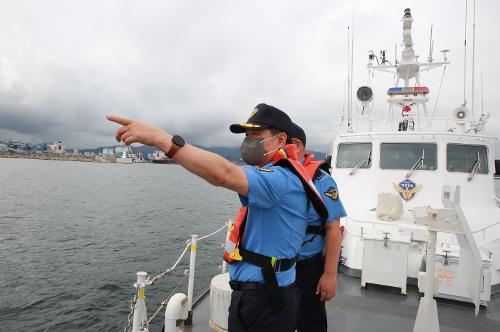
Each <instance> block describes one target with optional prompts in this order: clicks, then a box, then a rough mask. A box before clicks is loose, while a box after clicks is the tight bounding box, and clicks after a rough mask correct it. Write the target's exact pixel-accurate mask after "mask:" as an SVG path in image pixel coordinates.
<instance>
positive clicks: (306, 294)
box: [296, 254, 328, 332]
mask: <svg viewBox="0 0 500 332" xmlns="http://www.w3.org/2000/svg"><path fill="white" fill-rule="evenodd" d="M324 264H325V262H324V258H323V255H322V254H320V255H317V256H315V257H314V258H311V259H308V260H306V261H304V262H300V261H299V262H298V263H297V278H296V282H297V286H298V288H299V292H300V303H299V310H298V313H297V331H298V332H326V330H327V328H328V327H327V319H326V309H325V302H322V301H320V300H319V299H320V296H319V295H316V287H317V286H318V281H319V278H321V275H322V274H323V270H324Z"/></svg>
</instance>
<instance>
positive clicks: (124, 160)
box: [115, 145, 133, 164]
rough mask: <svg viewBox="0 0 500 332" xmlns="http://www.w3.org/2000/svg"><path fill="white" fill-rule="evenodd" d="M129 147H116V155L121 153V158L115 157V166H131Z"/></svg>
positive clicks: (131, 158) (131, 159)
mask: <svg viewBox="0 0 500 332" xmlns="http://www.w3.org/2000/svg"><path fill="white" fill-rule="evenodd" d="M129 149H130V148H129V147H128V146H127V145H124V146H122V147H121V148H118V147H117V149H116V150H117V151H116V152H117V153H120V151H121V157H116V158H115V162H116V163H117V164H132V163H133V157H132V153H131V151H129Z"/></svg>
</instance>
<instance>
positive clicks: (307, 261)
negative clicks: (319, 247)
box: [297, 252, 323, 266]
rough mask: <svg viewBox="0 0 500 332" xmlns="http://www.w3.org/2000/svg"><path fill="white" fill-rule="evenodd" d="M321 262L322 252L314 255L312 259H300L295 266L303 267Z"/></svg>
mask: <svg viewBox="0 0 500 332" xmlns="http://www.w3.org/2000/svg"><path fill="white" fill-rule="evenodd" d="M321 260H323V253H322V252H320V253H319V254H316V255H314V256H312V257H308V258H306V259H302V260H300V261H298V262H297V266H305V265H309V264H312V263H316V262H319V261H321Z"/></svg>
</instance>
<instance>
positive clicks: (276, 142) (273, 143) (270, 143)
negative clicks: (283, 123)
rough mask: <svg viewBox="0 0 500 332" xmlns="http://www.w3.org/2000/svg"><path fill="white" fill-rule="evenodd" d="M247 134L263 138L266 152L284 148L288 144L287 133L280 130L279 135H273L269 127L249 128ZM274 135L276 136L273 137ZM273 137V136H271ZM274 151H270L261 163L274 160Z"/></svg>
mask: <svg viewBox="0 0 500 332" xmlns="http://www.w3.org/2000/svg"><path fill="white" fill-rule="evenodd" d="M246 136H248V137H253V138H263V139H264V140H265V141H264V142H263V143H262V144H263V146H264V151H265V152H270V151H274V150H277V149H279V148H282V147H283V146H285V144H286V135H285V133H283V132H280V133H279V134H277V135H273V134H272V132H271V130H269V129H247V131H246ZM273 136H274V137H273ZM271 137H272V138H271ZM273 157H274V153H269V154H268V155H266V156H265V157H264V159H263V161H262V163H261V164H260V165H257V166H264V165H266V164H268V163H270V162H271V161H272V160H273Z"/></svg>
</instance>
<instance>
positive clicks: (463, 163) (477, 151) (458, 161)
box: [446, 144, 488, 174]
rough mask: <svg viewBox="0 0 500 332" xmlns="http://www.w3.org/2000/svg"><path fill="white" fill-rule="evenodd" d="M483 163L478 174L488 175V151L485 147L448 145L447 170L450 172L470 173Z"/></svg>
mask: <svg viewBox="0 0 500 332" xmlns="http://www.w3.org/2000/svg"><path fill="white" fill-rule="evenodd" d="M478 155H479V161H480V162H481V163H480V165H479V168H478V170H477V172H476V173H478V174H488V151H487V149H486V146H484V145H463V144H448V146H447V149H446V169H447V170H448V171H449V172H464V173H470V172H471V171H472V169H473V168H474V165H475V164H476V163H477V160H478Z"/></svg>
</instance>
